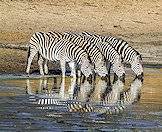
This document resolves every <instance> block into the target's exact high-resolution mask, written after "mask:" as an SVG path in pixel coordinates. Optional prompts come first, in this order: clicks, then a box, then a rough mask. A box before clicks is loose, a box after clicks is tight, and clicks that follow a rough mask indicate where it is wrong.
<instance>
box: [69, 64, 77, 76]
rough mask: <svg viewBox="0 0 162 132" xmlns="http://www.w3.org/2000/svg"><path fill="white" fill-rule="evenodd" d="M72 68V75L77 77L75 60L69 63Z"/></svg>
mask: <svg viewBox="0 0 162 132" xmlns="http://www.w3.org/2000/svg"><path fill="white" fill-rule="evenodd" d="M68 64H69V66H70V68H71V75H70V76H72V77H73V78H76V69H75V62H69V63H68Z"/></svg>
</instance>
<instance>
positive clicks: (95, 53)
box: [48, 31, 108, 77]
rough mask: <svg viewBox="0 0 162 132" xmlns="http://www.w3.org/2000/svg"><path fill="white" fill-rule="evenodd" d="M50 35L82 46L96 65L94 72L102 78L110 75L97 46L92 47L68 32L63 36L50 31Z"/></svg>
mask: <svg viewBox="0 0 162 132" xmlns="http://www.w3.org/2000/svg"><path fill="white" fill-rule="evenodd" d="M48 33H49V34H51V35H52V36H54V37H58V38H62V39H65V40H68V41H70V42H72V43H74V44H76V45H79V46H81V47H82V48H83V49H84V50H86V52H87V54H88V55H89V56H90V59H91V61H92V63H93V64H94V71H95V72H96V73H98V75H99V76H101V77H105V76H106V75H107V74H108V71H107V68H106V65H105V58H104V56H103V55H102V54H101V53H100V51H99V49H98V48H97V47H96V46H94V45H92V44H91V43H90V42H87V41H85V40H84V39H82V38H80V37H78V36H74V35H72V34H68V33H67V32H65V33H64V34H61V33H59V32H53V31H50V32H48Z"/></svg>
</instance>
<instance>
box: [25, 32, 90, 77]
mask: <svg viewBox="0 0 162 132" xmlns="http://www.w3.org/2000/svg"><path fill="white" fill-rule="evenodd" d="M37 53H39V54H40V55H41V57H40V58H39V60H38V64H39V66H40V73H41V74H42V75H43V74H44V72H43V66H42V64H43V58H44V59H46V60H50V61H60V64H61V69H62V75H63V77H64V76H65V63H66V62H68V63H70V64H69V66H70V67H71V68H72V71H73V72H74V73H75V71H74V70H75V63H77V64H79V65H81V71H82V73H83V74H84V75H85V76H86V77H88V76H89V75H91V74H92V70H91V65H90V60H89V56H88V55H87V53H86V52H85V50H83V49H82V48H81V47H80V46H78V45H75V44H73V43H72V42H69V41H66V40H63V39H60V38H57V37H55V38H54V37H51V35H49V34H47V33H43V32H36V33H35V34H33V36H32V37H31V39H30V43H29V52H28V60H27V61H28V63H27V64H28V66H27V70H26V72H27V73H28V74H29V70H30V66H31V62H32V60H33V58H34V56H35V55H36V54H37ZM42 57H43V58H42ZM74 75H75V74H74Z"/></svg>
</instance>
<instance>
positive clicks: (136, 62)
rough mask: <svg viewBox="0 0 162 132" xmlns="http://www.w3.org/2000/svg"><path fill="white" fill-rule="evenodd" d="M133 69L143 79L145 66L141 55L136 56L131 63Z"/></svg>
mask: <svg viewBox="0 0 162 132" xmlns="http://www.w3.org/2000/svg"><path fill="white" fill-rule="evenodd" d="M131 69H132V70H133V72H134V73H135V74H136V76H137V77H138V78H142V77H143V66H142V58H141V55H136V56H135V57H134V58H133V60H132V62H131Z"/></svg>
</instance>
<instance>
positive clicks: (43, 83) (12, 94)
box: [0, 68, 162, 131]
mask: <svg viewBox="0 0 162 132" xmlns="http://www.w3.org/2000/svg"><path fill="white" fill-rule="evenodd" d="M112 80H113V77H112V76H111V82H109V81H108V80H102V79H101V78H99V77H98V78H97V79H96V81H93V82H88V81H84V82H81V81H80V79H72V78H70V77H66V78H65V79H62V78H61V76H46V77H40V76H31V77H29V78H28V77H26V76H25V75H23V76H22V75H20V76H10V75H7V76H6V75H1V76H0V116H1V118H0V130H1V131H22V130H23V131H29V130H34V131H53V130H55V131H56V130H57V131H65V130H67V131H90V130H100V131H115V130H120V131H126V130H132V131H138V130H143V131H145V130H150V131H162V69H154V68H145V76H144V81H142V80H140V79H135V78H134V76H133V75H132V74H127V75H126V80H125V83H123V82H122V81H120V80H116V81H115V82H114V83H113V81H112Z"/></svg>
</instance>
